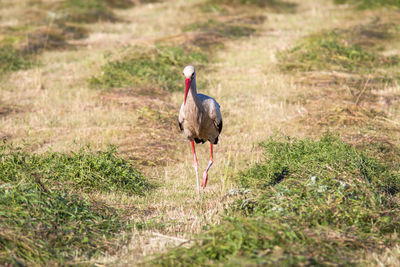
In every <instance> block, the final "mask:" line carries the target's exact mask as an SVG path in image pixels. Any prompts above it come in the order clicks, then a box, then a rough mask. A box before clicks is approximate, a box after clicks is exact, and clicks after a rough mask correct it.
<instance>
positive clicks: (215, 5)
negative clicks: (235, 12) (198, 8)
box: [203, 0, 297, 13]
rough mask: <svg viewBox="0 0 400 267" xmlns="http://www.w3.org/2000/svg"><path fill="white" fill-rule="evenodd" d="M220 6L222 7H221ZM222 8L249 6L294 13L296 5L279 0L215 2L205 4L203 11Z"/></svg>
mask: <svg viewBox="0 0 400 267" xmlns="http://www.w3.org/2000/svg"><path fill="white" fill-rule="evenodd" d="M221 6H222V7H221ZM223 6H229V7H231V8H232V7H236V8H240V7H243V6H249V7H251V8H260V7H261V8H268V9H269V10H271V11H274V12H282V13H294V12H295V11H296V7H297V4H296V3H291V2H287V1H281V0H233V1H228V0H216V1H209V2H207V3H206V4H205V5H204V7H203V10H204V11H210V10H217V11H218V10H221V11H223V10H225V9H224V8H223Z"/></svg>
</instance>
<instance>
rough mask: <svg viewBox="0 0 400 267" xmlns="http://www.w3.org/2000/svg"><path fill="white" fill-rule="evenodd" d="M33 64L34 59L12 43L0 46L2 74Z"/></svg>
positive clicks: (0, 73) (0, 68)
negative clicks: (15, 47)
mask: <svg viewBox="0 0 400 267" xmlns="http://www.w3.org/2000/svg"><path fill="white" fill-rule="evenodd" d="M32 65H33V63H32V60H31V59H30V58H29V57H28V56H27V55H26V54H24V53H23V52H21V51H19V50H16V49H14V48H13V47H12V46H11V45H4V46H0V76H2V75H3V74H5V73H7V72H11V71H17V70H21V69H28V68H30V67H32Z"/></svg>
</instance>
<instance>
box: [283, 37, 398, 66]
mask: <svg viewBox="0 0 400 267" xmlns="http://www.w3.org/2000/svg"><path fill="white" fill-rule="evenodd" d="M280 59H281V62H282V63H281V67H282V69H283V70H289V71H291V70H298V71H315V70H331V71H347V72H353V73H354V72H356V73H374V72H376V71H377V69H381V68H389V67H392V66H396V65H397V64H398V63H399V58H398V56H382V55H379V54H378V53H376V52H375V51H373V50H371V49H366V48H363V47H361V46H360V45H358V44H354V43H352V42H351V40H350V37H349V35H348V34H344V32H339V31H331V32H328V33H322V34H316V35H313V36H310V37H309V38H306V39H305V40H301V41H300V42H299V43H298V44H297V45H296V46H295V47H294V48H292V49H290V50H288V51H285V52H283V53H281V54H280Z"/></svg>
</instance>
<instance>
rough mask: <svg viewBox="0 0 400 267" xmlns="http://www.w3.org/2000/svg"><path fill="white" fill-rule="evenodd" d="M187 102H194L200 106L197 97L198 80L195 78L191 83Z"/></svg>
mask: <svg viewBox="0 0 400 267" xmlns="http://www.w3.org/2000/svg"><path fill="white" fill-rule="evenodd" d="M186 101H193V102H194V103H195V104H196V105H199V104H200V103H199V100H198V97H197V88H196V78H194V79H193V80H192V82H191V83H190V88H189V92H188V94H187V99H186Z"/></svg>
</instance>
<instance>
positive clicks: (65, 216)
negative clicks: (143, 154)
mask: <svg viewBox="0 0 400 267" xmlns="http://www.w3.org/2000/svg"><path fill="white" fill-rule="evenodd" d="M0 181H1V184H0V224H1V226H2V230H1V232H0V265H3V264H12V265H39V264H40V265H43V264H46V265H53V264H56V263H57V264H65V263H68V261H72V260H73V259H75V258H76V257H84V258H85V257H95V256H97V255H100V254H101V253H102V252H104V251H112V250H113V249H116V248H117V246H116V245H115V244H117V243H118V244H123V243H124V242H123V241H124V240H121V234H123V232H124V231H126V230H128V229H129V228H130V227H132V225H133V223H132V222H130V221H129V220H128V219H127V216H126V214H125V213H126V211H124V210H122V209H121V210H120V209H116V208H112V207H110V206H108V205H107V204H105V203H102V202H99V201H96V200H93V199H91V198H90V197H89V196H88V195H86V194H84V193H83V191H84V192H94V193H97V192H116V193H123V194H128V195H131V194H143V193H144V192H145V191H146V189H148V188H149V184H148V183H147V182H146V180H145V178H144V177H143V176H142V175H141V174H140V172H138V171H137V170H136V169H134V168H132V166H131V164H130V163H129V162H128V161H126V160H123V159H120V158H118V157H116V156H115V151H114V150H108V151H105V152H90V151H86V150H81V151H80V152H77V153H71V154H63V153H46V154H40V155H39V154H29V153H26V152H23V151H21V150H20V149H15V148H13V147H9V146H7V145H2V146H1V149H0ZM117 237H118V238H119V241H118V242H115V243H113V239H114V238H117ZM122 239H123V238H122ZM121 241H122V243H121Z"/></svg>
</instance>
